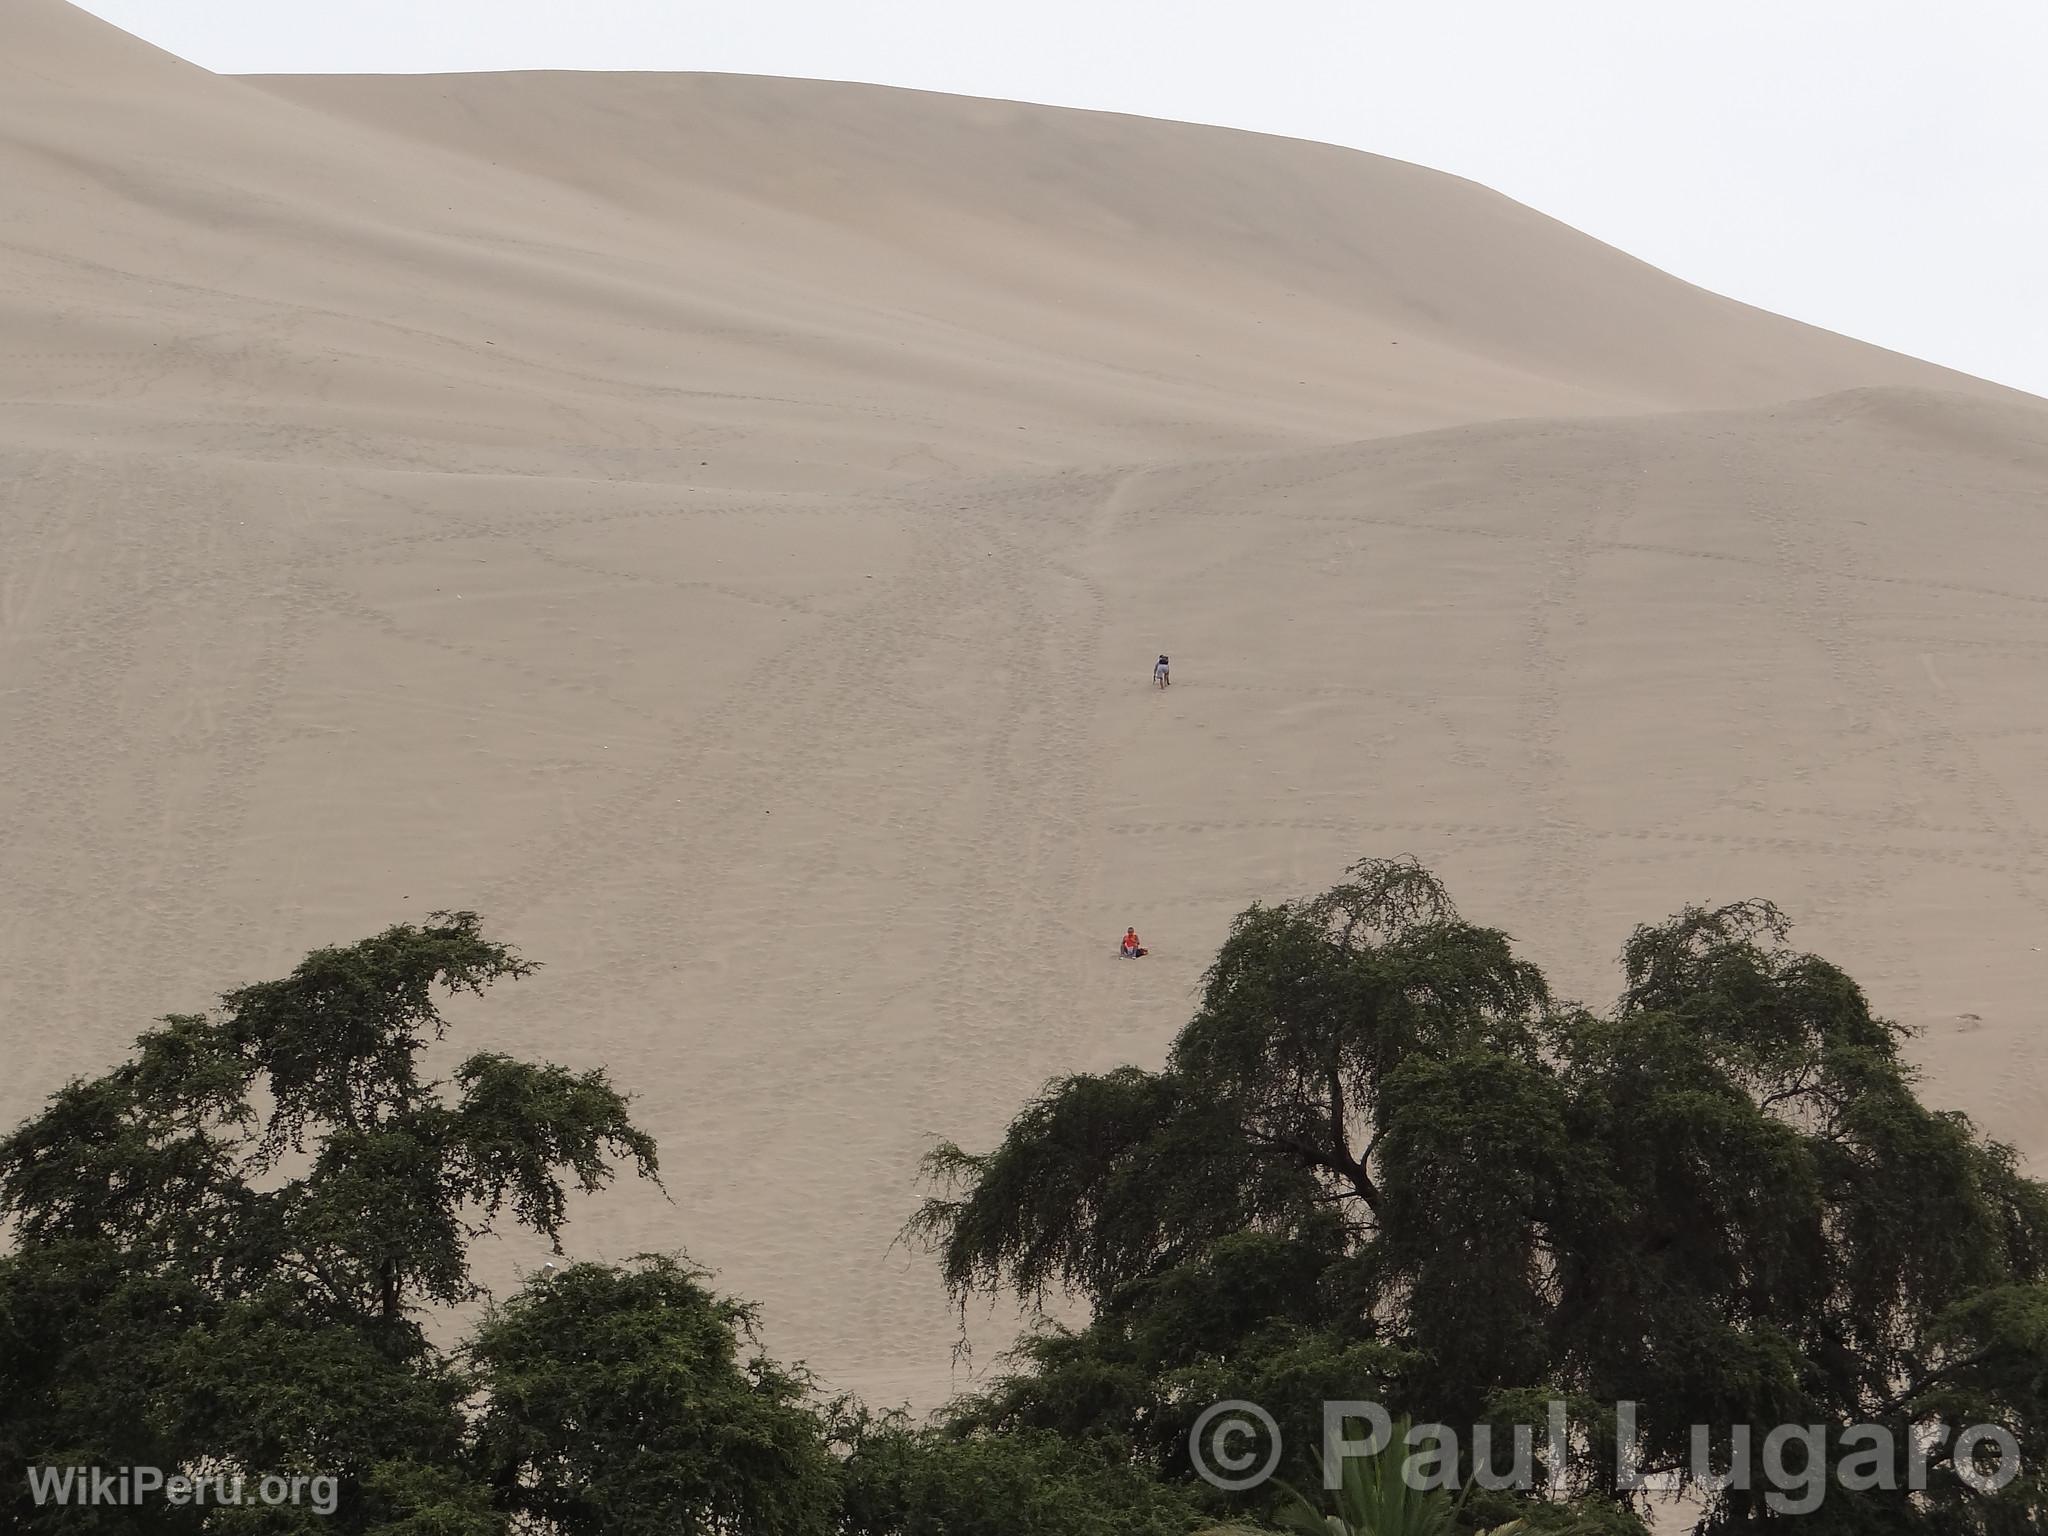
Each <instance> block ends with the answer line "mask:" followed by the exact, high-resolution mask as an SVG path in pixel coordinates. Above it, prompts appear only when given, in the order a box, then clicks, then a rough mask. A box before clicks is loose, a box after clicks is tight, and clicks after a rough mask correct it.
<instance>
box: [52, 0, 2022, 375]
mask: <svg viewBox="0 0 2048 1536" xmlns="http://www.w3.org/2000/svg"><path fill="white" fill-rule="evenodd" d="M86 9H88V10H91V11H94V12H96V13H97V14H99V15H101V16H104V17H106V18H107V19H108V20H110V21H113V22H115V23H117V24H118V25H120V26H123V27H126V28H128V29H129V30H131V31H133V32H136V33H138V34H140V35H141V36H143V37H146V38H148V39H149V40H150V41H151V42H153V43H156V44H158V45H159V46H161V47H164V48H168V49H169V50H171V51H172V52H174V53H178V54H182V55H183V56H184V57H186V58H189V59H192V60H194V61H195V62H197V63H200V64H203V65H205V66H207V67H208V68H209V69H214V70H219V71H222V72H224V73H238V72H245V71H248V72H256V71H279V72H319V73H326V72H377V73H411V72H419V71H436V70H479V69H664V70H666V69H673V70H715V71H729V72H738V73H745V74H767V75H799V76H810V77H816V78H826V79H837V80H867V81H876V82H880V83H882V84H887V85H910V86H920V87H923V88H925V89H929V90H942V91H958V92H963V93H965V94H968V95H976V96H1001V97H1010V98H1014V99H1018V100H1024V101H1038V102H1049V103H1053V104H1056V105H1063V106H1083V107H1100V108H1107V109H1110V110H1114V111H1121V112H1136V113H1142V114H1145V115H1147V116H1153V117H1169V118H1182V119H1187V120H1191V121H1196V122H1207V123H1221V124H1225V125H1228V126H1232V127H1240V128H1257V129H1263V130H1265V131H1267V132H1272V133H1284V134H1292V135H1296V136H1298V137H1302V138H1313V139H1326V140H1329V141H1331V142H1334V143H1339V144H1349V145H1354V146H1356V147H1358V148H1360V149H1369V150H1373V151H1375V152H1376V153H1379V154H1385V155H1394V156H1397V157H1399V158H1401V159H1404V160H1413V161H1417V162H1419V163H1421V164H1424V165H1430V166H1435V167H1438V168H1439V169H1442V170H1446V171H1452V172H1455V173H1456V174H1458V175H1461V176H1467V177H1470V178H1471V179H1473V180H1475V181H1480V182H1484V183H1485V184H1487V185H1488V186H1491V187H1495V188H1497V189H1499V190H1500V191H1502V192H1505V193H1507V194H1508V195H1509V196H1511V197H1514V198H1516V199H1518V200H1520V201H1522V202H1525V203H1528V204H1530V205H1531V206H1532V207H1535V208H1539V209H1541V210H1542V211H1543V212H1545V213H1548V214H1551V215H1553V216H1555V217H1557V218H1560V219H1563V220H1564V221H1565V222H1566V223H1569V224H1572V225H1575V226H1576V227H1578V228H1580V229H1583V230H1585V231H1587V232H1588V233H1590V234H1593V235H1596V236H1598V237H1599V238H1600V239H1603V240H1606V241H1608V242H1609V243H1611V244H1614V245H1617V246H1620V247H1621V248H1622V249H1624V250H1627V251H1629V252H1631V253H1633V254H1635V255H1637V256H1640V257H1642V258H1643V259H1645V260H1647V261H1650V262H1653V263H1655V264H1656V265H1658V266H1660V267H1663V268H1665V269H1666V270H1667V271H1670V272H1674V273H1676V274H1677V275H1678V276H1680V277H1683V278H1686V279H1688V280H1689V281H1692V282H1695V283H1699V284H1702V285H1703V286H1705V287H1708V288H1712V289H1715V290H1717V291H1719V292H1722V293H1726V294H1730V295H1733V296H1734V297H1736V298H1739V299H1743V300H1746V301H1747V302H1749V303H1752V304H1759V305H1762V306H1763V307H1765V308H1766V309H1773V310H1777V311H1779V312H1781V313H1784V314H1788V315H1794V316H1797V317H1798V318H1800V319H1802V320H1809V321H1812V322H1813V323H1815V324H1817V325H1824V326H1827V327H1829V328H1830V329H1833V330H1839V331H1845V332H1847V333H1849V334H1850V335H1854V336H1860V337H1863V338H1864V339H1866V340H1869V341H1874V342H1877V343H1879V344H1881V345H1884V346H1889V347H1895V348H1897V349H1898V350H1900V351H1903V352H1910V353H1914V354H1916V355H1918V356H1921V357H1926V358H1931V359H1933V360H1934V361H1936V362H1941V363H1946V364H1948V365H1950V366H1951V367H1956V368H1961V369H1964V370H1966V371H1968V372H1971V373H1977V374H1982V375H1984V376H1985V377H1988V378H1993V379H1997V380H1999V381H2001V382H2003V383H2007V384H2013V385H2017V386H2019V387H2021V388H2023V389H2030V390H2032V391H2034V392H2035V393H2038V394H2044V395H2048V288H2044V279H2043V273H2044V272H2048V89H2044V88H2043V86H2042V83H2041V82H2042V72H2043V69H2044V67H2048V3H2044V0H1941V3H1935V0H1548V3H1545V4H1535V3H1531V0H1403V3H1402V4H1399V5H1389V4H1385V3H1382V0H1262V3H1260V4H1257V5H1253V4H1248V3H1239V4H1234V5H1225V4H1219V3H1215V0H1028V3H1026V0H1008V3H998V0H694V3H692V0H683V3H677V0H345V3H332V0H330V3H328V4H323V5H318V6H315V5H311V4H307V3H304V0H86Z"/></svg>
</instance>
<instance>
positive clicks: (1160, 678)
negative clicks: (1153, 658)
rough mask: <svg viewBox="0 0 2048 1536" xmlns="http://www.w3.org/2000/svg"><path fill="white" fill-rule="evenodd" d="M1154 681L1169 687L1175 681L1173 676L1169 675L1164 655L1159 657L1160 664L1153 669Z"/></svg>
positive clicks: (1161, 685)
mask: <svg viewBox="0 0 2048 1536" xmlns="http://www.w3.org/2000/svg"><path fill="white" fill-rule="evenodd" d="M1152 681H1153V682H1155V683H1157V684H1158V685H1159V686H1160V687H1162V688H1164V687H1167V686H1168V685H1169V684H1171V683H1172V681H1173V679H1172V678H1171V677H1169V676H1167V673H1166V658H1165V657H1164V656H1162V657H1160V658H1159V663H1158V665H1157V666H1155V667H1153V669H1152Z"/></svg>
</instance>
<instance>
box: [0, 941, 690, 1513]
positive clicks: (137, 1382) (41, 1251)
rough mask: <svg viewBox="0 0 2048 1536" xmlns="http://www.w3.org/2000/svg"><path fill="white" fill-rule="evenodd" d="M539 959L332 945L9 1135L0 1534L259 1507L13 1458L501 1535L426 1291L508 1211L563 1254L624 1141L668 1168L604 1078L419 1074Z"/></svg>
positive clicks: (444, 1293)
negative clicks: (194, 1503) (227, 1475)
mask: <svg viewBox="0 0 2048 1536" xmlns="http://www.w3.org/2000/svg"><path fill="white" fill-rule="evenodd" d="M532 969H533V967H532V966H531V965H529V964H528V963H527V962H525V961H523V960H521V959H520V958H519V957H518V956H517V955H516V954H514V953H513V952H512V951H511V950H509V949H507V948H505V947H504V946H502V945H499V944H495V943H492V942H490V941H488V940H486V939H485V938H484V937H483V936H482V934H481V933H480V932H479V930H478V925H477V920H476V918H475V916H474V915H473V914H470V913H462V912H458V913H440V914H436V915H435V916H434V917H432V918H431V919H429V921H428V922H427V923H426V924H424V925H420V926H402V927H396V928H392V929H390V930H388V931H386V932H384V933H382V934H379V935H377V936H376V937H374V938H371V939H368V940H365V941H363V942H362V943H359V944H355V945H351V946H348V947H345V948H333V949H323V950H319V951H317V952H315V953H314V954H312V955H309V956H308V957H307V958H306V960H305V961H304V962H303V963H302V964H301V965H299V966H298V967H297V968H296V969H295V970H294V971H293V972H292V974H291V975H290V976H288V977H286V978H284V979H283V980H281V981H274V982H266V983H262V984H260V985H256V986H251V987H245V988H242V989H240V990H239V991H236V992H232V993H229V994H228V995H227V996H226V997H225V998H224V999H223V1000H222V1003H221V1006H220V1009H219V1010H218V1011H217V1012H216V1013H214V1014H211V1015H205V1016H197V1015H187V1016H177V1017H172V1018H169V1019H166V1020H164V1021H163V1023H162V1026H161V1027H160V1028H157V1029H155V1030H152V1031H150V1032H149V1033H147V1034H144V1035H143V1036H142V1037H141V1038H140V1039H139V1040H138V1041H137V1042H136V1049H135V1054H134V1056H133V1057H132V1059H131V1060H129V1061H128V1062H126V1063H124V1064H123V1065H121V1066H120V1067H117V1068H116V1069H115V1070H114V1071H112V1072H110V1073H108V1074H107V1075H105V1076H103V1077H100V1078H97V1079H93V1080H90V1081H75V1082H73V1083H71V1084H69V1085H67V1086H66V1087H64V1088H63V1089H62V1090H60V1091H59V1092H58V1093H57V1094H56V1095H55V1096H54V1097H53V1098H52V1099H51V1101H50V1102H49V1105H48V1107H47V1108H46V1109H45V1110H44V1111H43V1112H42V1113H41V1114H40V1115H38V1116H36V1117H35V1118H33V1119H31V1120H30V1121H28V1122H27V1123H26V1124H24V1125H23V1126H22V1127H20V1129H18V1130H17V1131H15V1132H14V1133H13V1134H12V1135H11V1136H9V1137H7V1138H6V1139H5V1140H4V1141H0V1221H4V1222H5V1224H6V1228H7V1230H8V1231H9V1233H10V1235H11V1238H12V1249H13V1251H12V1252H11V1253H9V1254H8V1255H7V1256H6V1257H4V1258H0V1489H4V1492H0V1500H5V1501H6V1503H5V1504H4V1505H0V1507H4V1508H6V1509H7V1510H8V1512H9V1514H10V1515H11V1517H12V1518H11V1520H10V1524H11V1527H12V1528H14V1529H19V1530H31V1531H32V1530H39V1529H64V1530H78V1529H85V1528H86V1527H85V1526H83V1525H81V1524H80V1523H79V1522H80V1520H81V1519H82V1518H90V1519H94V1520H99V1521H101V1522H102V1523H103V1524H104V1526H105V1528H106V1529H109V1530H125V1529H129V1528H131V1526H130V1525H129V1524H127V1523H124V1522H137V1523H136V1524H134V1525H133V1526H132V1528H134V1529H143V1530H151V1531H176V1530H178V1529H181V1528H183V1529H191V1530H198V1529H206V1530H209V1531H213V1530H222V1529H228V1528H231V1527H238V1526H244V1525H248V1523H249V1522H250V1521H254V1520H257V1519H259V1516H257V1515H256V1514H253V1513H249V1514H232V1513H229V1512H224V1511H219V1510H211V1511H208V1510H201V1509H197V1508H189V1509H186V1510H184V1511H178V1510H176V1509H174V1508H172V1507H170V1506H167V1505H163V1504H161V1503H159V1504H157V1505H154V1506H152V1507H151V1508H150V1509H148V1510H146V1511H132V1510H131V1511H107V1512H102V1513H97V1514H93V1515H91V1516H90V1517H87V1516H84V1515H82V1513H81V1512H80V1511H78V1510H75V1509H72V1510H52V1509H37V1508H35V1507H33V1504H32V1502H31V1501H30V1499H29V1498H28V1495H27V1493H26V1492H25V1488H26V1481H25V1477H24V1475H23V1473H24V1469H25V1468H26V1467H28V1466H31V1465H40V1464H47V1463H60V1464H71V1463H76V1462H92V1463H96V1464H98V1465H101V1466H128V1465H142V1466H155V1467H161V1468H165V1469H167V1470H169V1469H175V1468H179V1467H193V1466H205V1467H212V1468H226V1469H230V1470H235V1469H239V1470H243V1471H246V1472H249V1473H255V1474H265V1473H279V1474H285V1475H290V1474H293V1473H302V1474H306V1475H315V1474H336V1475H338V1476H339V1477H340V1478H341V1480H342V1482H343V1485H344V1488H345V1493H346V1502H345V1507H344V1508H343V1509H342V1510H340V1511H338V1512H337V1516H336V1522H338V1523H335V1522H330V1523H328V1524H326V1525H324V1526H322V1529H326V1530H330V1531H331V1530H342V1531H350V1530H354V1531H381V1532H385V1533H388V1536H397V1533H399V1532H414V1531H416V1532H419V1533H421V1536H425V1533H427V1532H429V1531H431V1532H435V1533H440V1536H484V1533H486V1532H495V1531H499V1530H502V1529H503V1525H504V1521H503V1518H502V1517H501V1516H498V1515H496V1514H493V1513H492V1511H491V1509H490V1506H489V1503H488V1500H487V1499H486V1498H485V1497H484V1496H483V1490H482V1488H481V1485H476V1484H474V1482H473V1480H470V1479H466V1475H465V1474H463V1473H462V1472H461V1471H460V1468H459V1466H458V1462H459V1458H460V1455H461V1454H462V1450H463V1446H464V1443H465V1437H466V1432H467V1431H466V1422H465V1419H464V1416H463V1413H462V1404H463V1402H464V1400H465V1399H466V1397H467V1396H468V1395H469V1392H470V1391H471V1384H470V1383H469V1382H468V1381H467V1380H466V1379H464V1378H463V1377H462V1375H461V1374H460V1373H459V1372H457V1371H455V1370H453V1369H451V1368H450V1367H449V1365H448V1363H447V1362H446V1361H444V1360H443V1359H442V1358H441V1357H440V1356H439V1354H438V1353H437V1352H436V1351H435V1350H434V1349H433V1348H432V1347H431V1346H430V1344H429V1343H428V1341H427V1339H426V1336H425V1334H424V1332H423V1330H422V1328H421V1313H422V1310H423V1309H424V1308H427V1307H430V1306H433V1305H443V1306H445V1305H448V1304H451V1303H456V1302H462V1301H467V1300H470V1299H472V1298H473V1297H475V1296H476V1295H477V1294H478V1288H477V1286H476V1285H475V1283H474V1281H473V1279H472V1276H471V1272H470V1266H469V1244H470V1242H471V1241H472V1240H473V1239H474V1238H476V1237H477V1236H479V1235H482V1234H483V1233H485V1232H488V1231H490V1230H492V1228H493V1226H494V1224H495V1223H496V1222H497V1221H498V1220H499V1219H500V1218H501V1217H502V1216H503V1215H504V1214H506V1213H508V1212H509V1214H510V1217H511V1218H512V1219H513V1220H514V1221H515V1222H517V1223H518V1224H519V1225H521V1226H524V1227H526V1228H528V1229H530V1230H533V1231H536V1232H538V1233H540V1234H542V1235H544V1236H546V1237H547V1238H548V1239H550V1241H551V1242H557V1245H558V1237H559V1233H560V1230H561V1227H562V1223H563V1219H564V1210H565V1203H566V1197H567V1184H568V1183H570V1182H573V1183H574V1184H575V1185H576V1186H577V1187H580V1188H581V1189H584V1190H594V1189H597V1188H600V1187H601V1186H602V1185H603V1184H605V1183H606V1182H607V1180H608V1179H609V1178H610V1177H611V1176H612V1169H613V1166H614V1163H615V1162H616V1161H619V1160H626V1161H630V1162H631V1163H633V1164H634V1165H636V1166H637V1168H638V1170H639V1171H640V1172H641V1173H642V1174H643V1175H645V1176H647V1177H649V1178H652V1177H654V1176H655V1151H654V1146H653V1143H652V1142H651V1141H650V1140H649V1139H648V1138H647V1136H646V1135H644V1134H643V1133H642V1132H640V1131H639V1130H637V1129H636V1128H635V1127H634V1126H633V1125H632V1123H631V1121H630V1120H629V1118H628V1116H627V1113H626V1102H625V1099H624V1098H623V1097H622V1096H621V1095H620V1094H619V1093H618V1092H617V1091H615V1090H614V1089H613V1088H612V1087H611V1085H610V1084H609V1083H608V1082H607V1081H606V1079H605V1076H604V1074H603V1073H601V1072H589V1073H580V1074H578V1073H571V1072H568V1071H566V1070H564V1069H562V1068H560V1067H554V1066H545V1065H529V1064H526V1063H521V1062H516V1061H513V1060H511V1059H509V1058H507V1057H504V1056H499V1055H490V1054H485V1055H478V1056H472V1057H471V1058H469V1059H468V1060H467V1061H465V1062H463V1063H462V1064H461V1065H460V1066H458V1067H457V1068H456V1069H455V1072H454V1074H453V1081H452V1085H451V1084H443V1083H439V1082H435V1081H432V1080H429V1079H427V1078H426V1077H424V1076H423V1075H422V1062H421V1058H422V1056H423V1054H424V1053H425V1052H426V1050H427V1049H428V1047H429V1046H430V1045H432V1044H433V1043H435V1042H437V1041H439V1040H441V1039H442V1038H443V1036H444V1035H445V1034H446V1031H447V1027H448V1026H447V1021H446V1020H445V1019H444V1018H443V1016H442V1014H441V1012H440V1010H439V1006H438V1002H437V997H445V996H451V995H454V994H458V993H472V994H480V993H482V992H483V991H484V990H485V989H486V988H487V987H488V986H489V985H491V984H492V983H493V982H496V981H499V980H503V979H506V978H513V977H519V976H523V975H526V974H527V973H528V972H530V971H531V970H532ZM451 1086H452V1088H453V1090H454V1092H453V1093H452V1094H450V1093H448V1092H445V1091H444V1090H445V1089H447V1088H449V1087H451ZM260 1518H262V1519H265V1520H268V1521H270V1522H271V1526H274V1527H275V1528H278V1529H283V1528H286V1527H285V1526H284V1525H280V1524H278V1522H281V1521H288V1520H290V1519H292V1518H298V1517H297V1516H293V1515H291V1514H289V1513H288V1512H277V1513H273V1514H270V1515H268V1516H262V1517H260ZM264 1528H271V1527H269V1526H266V1527H264Z"/></svg>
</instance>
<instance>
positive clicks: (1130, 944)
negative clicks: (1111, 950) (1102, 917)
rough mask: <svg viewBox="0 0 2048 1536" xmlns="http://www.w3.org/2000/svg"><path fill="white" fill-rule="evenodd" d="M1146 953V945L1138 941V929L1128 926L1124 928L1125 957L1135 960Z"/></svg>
mask: <svg viewBox="0 0 2048 1536" xmlns="http://www.w3.org/2000/svg"><path fill="white" fill-rule="evenodd" d="M1144 953H1145V947H1144V946H1143V945H1142V944H1140V943H1139V942H1138V930H1137V929H1135V928H1126V929H1125V930H1124V946H1123V954H1124V958H1125V959H1127V960H1135V959H1137V958H1138V956H1140V955H1142V954H1144Z"/></svg>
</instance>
